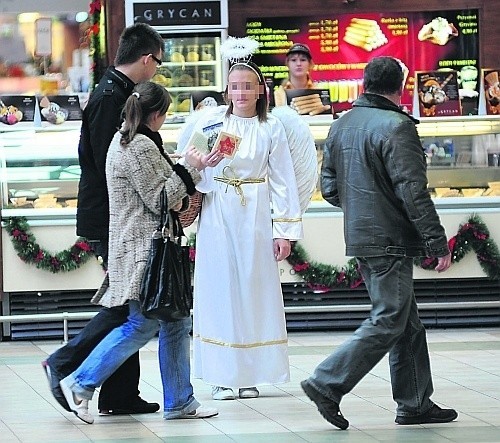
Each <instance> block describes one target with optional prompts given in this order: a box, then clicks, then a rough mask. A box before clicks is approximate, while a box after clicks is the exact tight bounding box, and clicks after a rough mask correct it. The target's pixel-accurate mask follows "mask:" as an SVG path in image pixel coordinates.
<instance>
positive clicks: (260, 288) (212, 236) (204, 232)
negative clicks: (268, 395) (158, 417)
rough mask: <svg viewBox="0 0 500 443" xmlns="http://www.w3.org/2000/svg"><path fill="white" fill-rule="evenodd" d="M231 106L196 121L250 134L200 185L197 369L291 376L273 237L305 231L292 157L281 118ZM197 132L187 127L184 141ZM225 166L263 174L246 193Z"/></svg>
mask: <svg viewBox="0 0 500 443" xmlns="http://www.w3.org/2000/svg"><path fill="white" fill-rule="evenodd" d="M226 109H227V107H219V108H216V109H214V110H211V111H210V112H208V113H207V112H206V111H203V113H202V114H201V117H200V120H199V121H198V122H196V124H195V126H194V130H196V131H199V132H203V128H204V127H205V128H206V127H208V126H211V125H214V124H215V127H217V130H223V131H225V132H227V133H230V134H234V135H237V136H239V137H241V138H242V139H241V142H240V145H239V149H238V151H237V153H236V155H235V157H234V158H233V159H229V158H225V159H223V160H222V161H221V162H220V163H219V164H218V165H217V166H216V167H215V168H206V169H205V170H204V171H203V173H202V175H203V180H202V181H201V182H200V183H199V184H198V185H197V189H198V190H199V191H201V192H203V193H205V196H204V200H203V204H202V210H201V213H200V217H199V220H198V231H197V237H196V265H195V274H194V315H193V319H194V322H193V347H194V358H193V373H194V376H195V377H196V378H201V379H203V380H204V381H205V382H207V383H210V384H212V385H216V386H225V387H233V388H238V387H249V386H258V385H263V384H275V383H283V382H287V381H289V378H290V375H289V362H288V342H287V332H286V325H285V315H284V306H283V296H282V292H281V284H280V279H279V271H278V263H277V261H276V260H275V258H274V253H273V238H286V239H290V240H299V239H301V238H302V235H303V231H302V221H301V211H300V205H299V198H298V192H297V185H296V180H295V175H294V170H293V165H292V159H291V156H290V150H289V148H288V143H287V138H286V134H285V130H284V128H283V125H282V124H281V122H280V121H279V120H278V119H276V118H275V117H273V116H271V115H270V116H269V118H268V121H267V122H265V123H259V121H258V118H257V117H252V118H241V117H237V116H234V115H231V116H230V117H229V118H228V117H225V115H224V114H225V110H226ZM220 122H222V126H217V123H220ZM191 126H192V125H191ZM212 127H213V126H212ZM190 129H193V128H190ZM189 132H190V133H191V130H190V131H189ZM188 138H189V134H184V135H182V134H181V136H180V138H179V140H180V143H181V142H184V143H187V139H188ZM185 148H186V146H182V145H180V146H179V150H181V151H182V150H184V149H185ZM224 176H226V177H230V178H237V179H243V180H245V179H250V180H254V179H264V180H263V182H262V183H242V184H241V185H240V188H239V190H240V194H238V192H236V191H237V190H238V188H237V187H235V186H233V185H231V184H226V183H224V182H220V181H217V180H215V179H214V178H215V177H224ZM243 203H244V204H243Z"/></svg>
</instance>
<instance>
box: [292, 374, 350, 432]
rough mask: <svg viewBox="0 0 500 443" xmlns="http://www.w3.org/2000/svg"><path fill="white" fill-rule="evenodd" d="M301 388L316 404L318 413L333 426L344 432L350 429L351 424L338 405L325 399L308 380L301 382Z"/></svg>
mask: <svg viewBox="0 0 500 443" xmlns="http://www.w3.org/2000/svg"><path fill="white" fill-rule="evenodd" d="M300 386H301V387H302V389H303V390H304V392H305V393H306V395H307V396H308V397H309V399H310V400H312V401H313V402H314V403H316V406H317V407H318V411H319V412H320V414H321V415H322V416H323V418H324V419H325V420H326V421H327V422H328V423H331V424H332V425H333V426H337V428H340V429H342V430H345V429H347V428H348V427H349V422H348V421H347V420H346V419H345V418H344V416H343V415H342V413H341V412H340V408H339V405H338V403H336V402H334V401H332V400H330V399H329V398H327V397H325V396H324V395H323V394H321V393H320V392H319V391H318V390H317V389H316V388H315V387H314V386H313V385H312V384H311V383H309V382H308V381H307V380H303V381H301V382H300Z"/></svg>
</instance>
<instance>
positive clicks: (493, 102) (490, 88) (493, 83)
mask: <svg viewBox="0 0 500 443" xmlns="http://www.w3.org/2000/svg"><path fill="white" fill-rule="evenodd" d="M499 76H500V69H483V70H482V80H483V81H482V84H483V85H484V99H485V101H486V114H488V115H497V114H500V82H499Z"/></svg>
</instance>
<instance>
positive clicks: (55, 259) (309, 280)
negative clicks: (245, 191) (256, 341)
mask: <svg viewBox="0 0 500 443" xmlns="http://www.w3.org/2000/svg"><path fill="white" fill-rule="evenodd" d="M5 230H6V231H7V232H8V234H9V235H10V237H11V240H12V243H13V246H14V249H15V250H16V251H17V255H18V256H19V258H20V259H21V260H22V261H24V262H25V263H30V264H34V265H35V266H36V267H37V268H39V269H44V270H47V271H50V272H53V273H57V272H61V271H71V270H74V269H78V268H79V267H80V266H81V265H83V264H84V263H86V262H87V261H88V260H89V259H90V258H91V257H93V256H94V254H93V251H92V247H91V246H90V244H89V243H88V242H87V241H86V240H84V239H81V238H80V239H78V240H77V241H76V242H75V244H74V245H73V246H71V247H70V248H68V249H66V250H63V251H61V252H57V253H56V254H51V253H50V252H48V251H46V250H45V249H42V248H41V246H40V245H39V244H38V243H37V241H36V238H35V236H34V235H33V233H32V232H31V231H30V229H29V225H28V223H27V221H26V219H25V218H24V217H10V218H9V219H8V220H7V223H6V225H5ZM448 246H449V248H450V251H451V261H452V263H458V262H460V260H462V258H464V257H465V255H466V254H467V253H468V252H470V251H474V252H475V253H476V256H477V259H478V261H479V264H480V266H481V268H482V269H483V271H484V273H485V274H486V275H487V276H488V277H489V278H491V279H499V278H500V253H499V251H498V247H497V245H496V243H495V242H494V241H493V240H492V239H491V237H490V233H489V231H488V228H487V227H486V225H485V224H484V223H483V221H482V220H481V218H480V217H479V216H477V215H472V216H471V217H470V218H469V220H468V221H467V222H466V223H464V224H461V225H460V227H459V229H458V233H457V234H456V235H455V236H453V237H451V238H450V239H449V240H448ZM189 248H190V249H189V257H190V260H191V262H192V264H193V266H194V262H195V258H196V236H195V234H191V236H190V237H189ZM287 261H288V263H290V265H291V266H292V269H293V270H294V272H295V273H296V274H297V275H298V276H299V277H301V278H302V279H303V280H304V282H305V283H306V284H307V285H308V286H309V287H310V288H312V289H313V290H315V291H318V292H323V291H324V292H326V291H329V290H330V289H332V288H341V287H344V288H356V287H358V286H359V285H360V284H361V283H362V282H363V278H362V277H361V275H360V273H359V270H358V266H357V263H356V260H355V259H353V258H351V259H350V260H349V261H348V262H347V264H346V265H345V266H341V267H340V266H334V265H327V264H323V263H318V262H315V261H311V260H310V259H309V257H308V255H307V253H306V251H305V250H304V248H303V247H302V246H301V245H300V244H298V243H295V244H294V246H293V247H292V252H291V253H290V256H289V257H288V258H287ZM436 263H437V259H433V258H418V259H415V265H416V266H419V267H421V268H422V269H426V270H432V269H434V267H435V266H436Z"/></svg>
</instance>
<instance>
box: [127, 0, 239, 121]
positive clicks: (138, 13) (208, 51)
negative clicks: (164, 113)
mask: <svg viewBox="0 0 500 443" xmlns="http://www.w3.org/2000/svg"><path fill="white" fill-rule="evenodd" d="M124 3H125V25H126V26H130V25H133V24H134V23H137V22H143V23H147V24H148V25H150V26H152V27H153V28H154V29H155V30H157V31H158V32H159V33H160V35H161V36H162V38H163V41H164V51H163V60H162V65H161V66H159V67H158V72H157V74H156V76H155V77H154V78H153V81H155V82H157V83H159V84H161V85H162V86H165V87H166V88H167V89H168V91H169V92H170V94H171V96H172V106H171V108H170V111H171V112H172V113H175V114H178V113H188V112H189V111H190V110H191V108H192V104H191V97H192V94H193V93H194V92H203V91H207V92H208V91H213V92H216V93H220V92H221V91H222V90H223V85H225V79H224V78H223V77H224V76H225V71H226V70H225V69H223V62H222V59H221V56H220V45H221V42H223V41H224V40H225V39H226V38H227V30H228V26H229V17H228V0H213V1H209V2H193V1H190V0H180V1H177V2H165V1H163V0H125V2H124ZM176 117H177V116H176ZM181 117H182V116H181Z"/></svg>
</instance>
